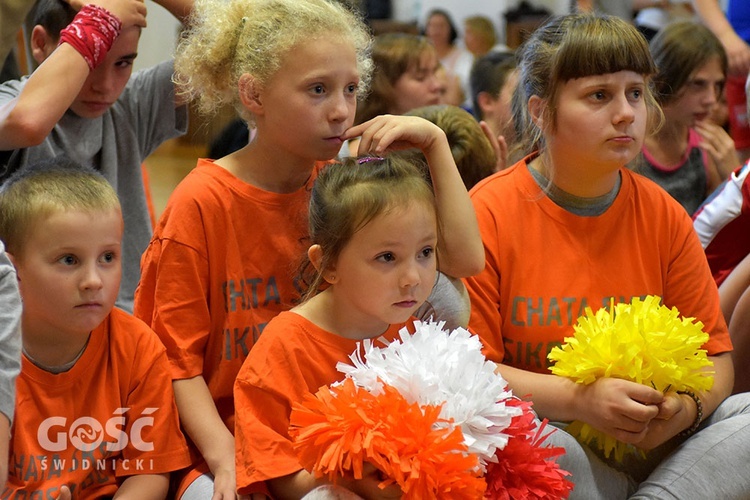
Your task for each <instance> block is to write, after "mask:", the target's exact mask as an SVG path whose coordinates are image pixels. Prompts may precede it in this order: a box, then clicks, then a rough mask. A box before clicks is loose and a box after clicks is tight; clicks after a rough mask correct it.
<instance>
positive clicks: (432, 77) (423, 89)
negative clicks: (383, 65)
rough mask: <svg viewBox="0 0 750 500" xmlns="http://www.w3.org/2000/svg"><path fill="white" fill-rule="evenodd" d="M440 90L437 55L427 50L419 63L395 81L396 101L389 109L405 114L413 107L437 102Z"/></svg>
mask: <svg viewBox="0 0 750 500" xmlns="http://www.w3.org/2000/svg"><path fill="white" fill-rule="evenodd" d="M440 90H441V84H440V81H439V80H438V61H437V56H436V55H435V54H434V53H433V52H432V51H427V52H425V53H424V54H422V57H420V60H419V64H418V65H416V66H413V67H411V68H409V70H408V71H407V72H406V73H404V74H403V75H401V76H400V77H399V78H398V80H396V81H395V82H394V83H393V94H394V97H395V101H394V103H393V106H392V108H391V109H390V110H389V111H390V112H391V113H393V114H395V115H403V114H404V113H407V112H409V111H411V110H412V109H416V108H421V107H422V106H431V105H433V104H437V103H438V100H439V98H440Z"/></svg>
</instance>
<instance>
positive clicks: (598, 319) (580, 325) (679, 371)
mask: <svg viewBox="0 0 750 500" xmlns="http://www.w3.org/2000/svg"><path fill="white" fill-rule="evenodd" d="M573 328H574V331H575V333H574V336H573V337H568V338H566V339H565V344H564V345H563V346H562V347H556V348H554V349H553V350H552V351H551V352H550V354H549V359H550V361H553V362H555V364H554V365H553V366H552V367H551V368H550V370H551V371H552V373H553V374H555V375H559V376H561V377H568V378H570V379H572V380H574V381H576V382H577V383H580V384H591V383H592V382H594V381H595V380H597V379H599V378H601V377H612V378H620V379H624V380H630V381H632V382H637V383H639V384H644V385H647V386H649V387H653V388H655V389H657V390H659V391H662V392H667V391H669V390H673V391H684V390H690V391H693V392H699V391H705V390H708V389H710V388H711V386H712V385H713V377H712V376H711V372H708V371H706V370H705V368H706V367H708V366H712V363H711V361H710V360H709V359H708V357H707V355H706V351H705V350H704V349H702V346H703V344H705V343H706V342H707V341H708V334H707V333H705V332H704V331H703V324H702V323H701V322H700V321H695V320H694V318H682V317H681V316H680V313H679V311H677V309H676V308H674V307H673V308H671V309H670V308H668V307H666V306H663V305H661V299H660V298H659V297H656V296H653V295H649V296H647V297H646V298H644V299H643V300H641V299H640V298H634V299H633V301H632V302H631V303H630V304H626V303H619V304H616V305H614V306H612V307H610V309H606V308H602V309H599V310H598V311H596V313H594V312H593V311H592V310H591V309H590V308H587V309H586V313H585V314H584V315H583V316H581V317H580V318H578V322H577V324H576V325H575V326H574V327H573ZM567 430H568V432H570V433H571V434H573V435H574V436H576V437H577V438H578V439H579V440H581V441H582V442H585V443H587V444H591V445H596V446H599V447H600V448H601V449H602V450H603V451H604V454H605V455H606V456H607V457H609V456H610V455H611V454H612V452H614V453H615V458H617V459H618V460H621V459H622V458H623V456H624V455H625V453H632V452H636V451H637V450H636V448H634V447H632V446H631V445H628V444H625V443H621V442H619V441H617V440H615V439H614V438H613V437H611V436H608V435H606V434H604V433H602V432H600V431H598V430H596V429H594V428H593V427H591V426H589V425H588V424H584V423H581V422H573V423H572V424H571V425H570V426H569V427H568V429H567Z"/></svg>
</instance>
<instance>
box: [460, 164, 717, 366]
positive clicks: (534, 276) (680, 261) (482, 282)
mask: <svg viewBox="0 0 750 500" xmlns="http://www.w3.org/2000/svg"><path fill="white" fill-rule="evenodd" d="M526 160H527V159H524V160H521V161H520V162H519V163H517V164H515V165H514V166H512V167H510V168H509V169H507V170H503V171H501V172H498V173H497V174H494V175H492V176H490V177H488V178H486V179H484V180H482V181H481V182H480V183H478V184H477V185H476V186H475V187H474V188H473V189H472V190H471V193H470V195H471V199H472V202H473V204H474V208H475V210H476V214H477V219H478V221H479V228H480V232H481V234H482V241H483V242H484V249H485V259H486V265H485V269H484V271H482V272H481V273H480V274H478V275H477V276H473V277H471V278H468V279H466V280H465V283H466V286H467V288H468V290H469V295H470V297H471V319H470V321H469V326H470V327H471V329H472V331H474V332H476V333H477V334H478V335H479V336H480V338H481V340H482V342H483V344H484V346H485V352H486V354H487V356H488V357H489V358H490V359H492V360H493V361H495V362H497V363H504V364H507V365H511V366H514V367H516V368H521V369H524V370H530V371H534V372H540V373H548V366H549V361H548V360H547V354H548V353H549V352H550V351H551V350H552V349H553V348H554V347H555V346H559V345H561V344H562V342H563V341H564V338H565V337H566V336H571V335H572V334H573V325H574V324H575V323H576V321H577V319H578V317H579V316H581V315H583V314H584V312H585V309H586V307H591V308H592V309H593V310H597V309H599V308H601V307H602V306H608V305H609V303H610V300H611V299H614V302H615V303H617V302H630V301H631V300H632V298H633V297H643V296H646V295H657V296H659V297H661V298H662V302H663V303H664V304H665V305H667V306H669V307H676V308H677V310H678V311H679V312H680V314H681V315H682V316H685V317H693V318H696V319H698V320H699V321H701V322H702V323H703V325H704V330H705V331H706V332H707V333H708V334H709V335H710V339H709V341H708V342H707V343H706V345H705V346H704V347H705V349H706V350H707V351H708V354H709V355H713V354H719V353H723V352H727V351H731V350H732V344H731V341H730V339H729V334H728V332H727V326H726V323H725V322H724V319H723V316H722V314H721V310H720V308H719V296H718V293H717V290H716V285H715V283H714V281H713V278H712V277H711V271H710V270H709V268H708V264H707V262H706V257H705V254H704V252H703V249H702V248H701V245H700V242H699V241H698V237H697V236H696V234H695V232H694V230H693V226H692V223H691V221H690V218H689V217H688V215H687V213H686V212H685V210H684V209H683V208H682V207H681V206H680V205H679V204H678V203H677V202H675V201H674V200H673V199H672V198H671V197H670V196H669V195H668V194H667V193H666V192H665V191H664V190H663V189H661V188H660V187H659V186H657V185H656V184H655V183H653V182H652V181H650V180H648V179H646V178H645V177H643V176H641V175H638V174H636V173H634V172H632V171H630V170H626V169H622V170H621V179H622V183H621V186H620V191H619V193H618V194H617V196H616V198H615V199H614V202H613V203H612V205H611V206H609V208H608V209H607V210H606V211H605V212H604V213H603V214H601V215H598V216H592V217H584V216H578V215H574V214H573V213H571V212H569V211H567V210H565V209H564V208H562V207H560V206H558V205H557V204H555V203H554V202H553V201H552V200H551V199H550V198H549V197H548V196H546V195H545V193H544V192H542V191H541V190H540V188H539V187H538V185H537V183H536V182H535V180H534V178H533V177H532V175H531V173H530V172H529V170H528V167H527V164H526Z"/></svg>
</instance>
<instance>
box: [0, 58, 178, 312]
mask: <svg viewBox="0 0 750 500" xmlns="http://www.w3.org/2000/svg"><path fill="white" fill-rule="evenodd" d="M172 73H173V66H172V62H171V61H167V62H163V63H161V64H158V65H156V66H154V67H152V68H149V69H146V70H143V71H139V72H137V73H135V74H133V76H132V77H131V78H130V81H129V82H128V84H127V86H126V87H125V90H124V91H123V93H122V95H121V96H120V98H119V99H118V100H117V102H115V104H114V105H113V106H112V107H111V108H110V109H109V110H107V112H106V113H105V114H104V115H102V116H101V117H99V118H95V119H89V118H81V117H79V116H77V115H76V114H75V113H73V112H71V111H70V110H68V112H66V113H65V115H64V116H63V117H62V119H60V121H59V122H58V123H57V125H55V128H54V129H53V130H52V132H51V133H50V135H49V136H48V137H47V138H46V139H45V140H44V142H42V144H40V145H38V146H33V147H30V148H24V149H18V150H15V151H12V152H7V151H6V152H5V155H3V152H2V151H0V183H1V182H4V181H5V180H6V179H7V176H8V175H9V174H10V173H12V172H14V171H16V170H17V169H19V168H23V167H24V166H25V165H27V164H29V163H32V162H35V161H39V160H43V159H49V158H52V157H55V156H57V155H61V154H66V155H67V156H69V157H70V158H72V159H73V160H75V161H78V162H80V163H83V164H84V165H89V166H92V167H93V168H95V169H97V170H99V171H100V172H101V173H102V174H103V175H104V177H106V178H107V180H108V181H109V182H110V183H111V184H112V186H113V187H114V188H115V191H117V194H118V196H119V197H120V203H121V205H122V215H123V218H124V220H125V234H124V235H123V245H122V263H123V267H122V270H123V272H122V283H121V285H120V293H119V295H118V298H117V306H119V307H121V308H122V309H125V310H126V311H128V312H132V311H133V295H134V293H135V287H136V286H137V285H138V280H139V278H140V259H141V255H142V254H143V252H144V251H145V249H146V246H147V245H148V242H149V240H150V239H151V234H152V227H151V219H150V216H149V211H148V205H147V203H146V195H145V191H144V185H143V174H142V171H141V164H142V163H143V161H144V160H145V159H146V157H147V156H148V155H150V154H151V153H152V152H153V151H154V150H155V149H156V148H157V147H158V146H159V145H160V144H161V143H163V142H164V141H166V140H167V139H171V138H173V137H177V136H180V135H182V134H184V133H185V131H186V130H187V117H188V113H187V106H181V107H179V108H175V106H174V101H175V97H174V84H173V83H172ZM26 81H27V78H24V79H22V80H20V81H10V82H6V83H5V84H3V85H0V106H2V105H3V104H5V103H7V102H8V101H10V100H12V99H13V98H15V97H16V96H18V94H20V92H21V89H22V88H23V86H24V85H25V83H26ZM3 156H5V157H3Z"/></svg>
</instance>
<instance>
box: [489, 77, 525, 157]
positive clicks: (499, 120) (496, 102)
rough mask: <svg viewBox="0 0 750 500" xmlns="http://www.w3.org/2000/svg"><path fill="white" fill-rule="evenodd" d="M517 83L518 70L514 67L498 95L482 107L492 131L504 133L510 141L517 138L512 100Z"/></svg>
mask: <svg viewBox="0 0 750 500" xmlns="http://www.w3.org/2000/svg"><path fill="white" fill-rule="evenodd" d="M517 85H518V70H517V69H514V70H513V71H511V72H510V73H509V74H508V76H507V77H506V79H505V84H504V85H503V87H502V88H501V89H500V93H499V94H498V95H497V97H494V98H491V99H489V100H488V102H487V104H486V106H484V107H483V108H482V114H483V115H484V116H483V118H484V119H485V121H487V123H488V124H489V126H490V128H491V129H492V131H493V132H494V133H495V134H496V135H499V134H502V135H503V136H504V137H505V139H506V140H507V141H508V142H509V143H510V142H513V140H514V138H515V137H514V136H515V131H514V129H513V111H512V104H511V101H512V100H513V92H515V90H516V86H517Z"/></svg>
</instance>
